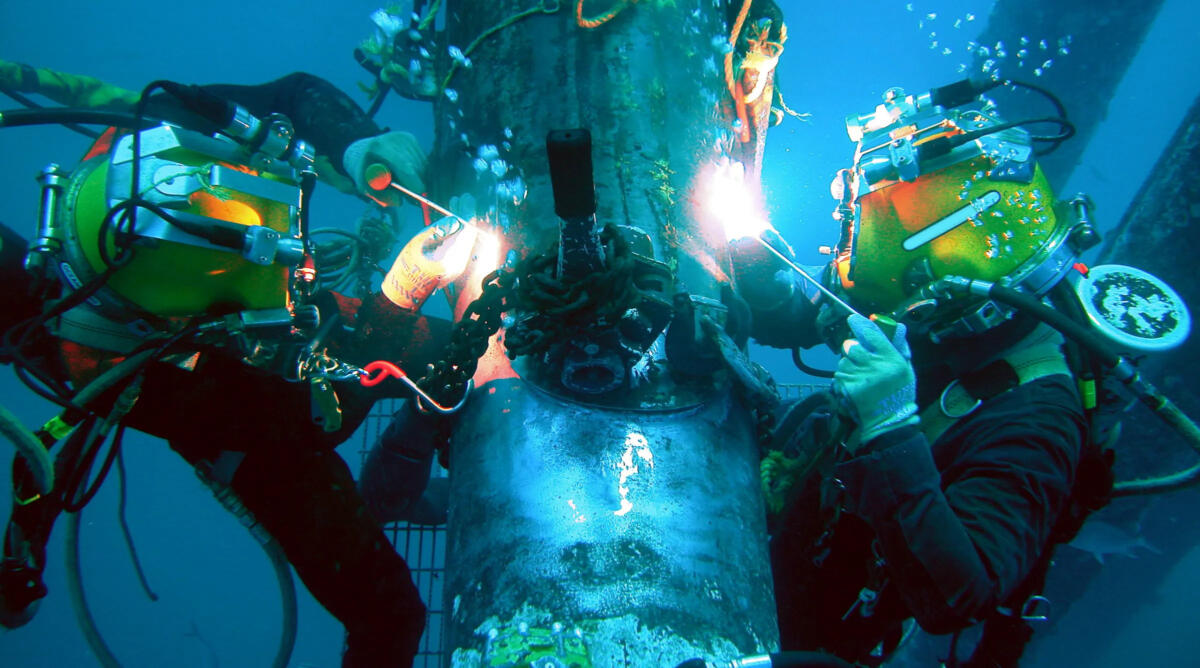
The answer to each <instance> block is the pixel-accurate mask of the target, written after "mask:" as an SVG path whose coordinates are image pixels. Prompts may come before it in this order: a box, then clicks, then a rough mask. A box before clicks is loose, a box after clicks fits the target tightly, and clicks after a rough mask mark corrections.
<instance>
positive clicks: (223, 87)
mask: <svg viewBox="0 0 1200 668" xmlns="http://www.w3.org/2000/svg"><path fill="white" fill-rule="evenodd" d="M203 88H204V90H206V91H208V92H210V93H213V94H214V95H218V96H220V97H222V98H224V99H226V100H229V101H231V102H235V103H237V104H240V105H241V106H243V107H245V108H246V110H247V111H249V112H250V113H252V114H254V115H255V116H258V117H260V118H261V117H264V116H266V115H268V114H272V113H278V114H283V115H284V116H287V117H288V119H289V120H290V121H291V122H292V127H293V128H294V129H295V131H296V135H297V136H299V137H301V138H303V139H304V140H305V141H307V142H309V143H310V144H312V146H313V148H314V149H316V151H317V153H318V154H320V155H324V156H327V157H329V159H330V163H331V164H332V165H333V167H334V168H335V169H337V170H338V171H339V172H341V173H342V174H343V175H346V170H345V167H344V166H343V165H342V155H343V154H345V152H346V147H347V146H349V145H350V144H352V143H354V142H355V141H358V140H359V139H364V138H366V137H374V136H376V135H378V134H380V133H381V132H383V130H382V129H380V127H379V126H378V125H376V124H375V122H374V121H372V120H371V118H370V117H369V116H367V114H366V112H364V111H363V110H362V108H361V107H359V106H358V105H357V104H356V103H355V102H354V100H352V99H350V97H349V96H348V95H346V94H345V93H344V92H342V91H341V90H340V89H339V88H338V87H337V86H334V85H333V84H331V83H330V82H328V81H326V80H325V79H322V78H320V77H318V76H315V75H312V74H308V73H306V72H294V73H292V74H289V75H287V76H285V77H281V78H279V79H276V80H274V81H270V82H267V83H264V84H256V85H239V84H209V85H206V86H203ZM147 115H149V116H151V117H156V118H163V119H166V120H170V121H173V122H176V123H181V124H183V125H186V126H187V127H193V128H197V129H202V130H204V131H207V132H214V131H216V130H217V129H218V128H216V127H214V126H213V125H212V123H211V122H209V121H207V120H205V119H203V118H201V117H200V116H198V115H195V114H191V113H190V112H188V111H186V110H184V109H182V108H181V107H180V105H179V103H178V101H176V100H175V98H173V97H172V96H170V95H166V94H161V93H160V94H157V95H154V96H153V97H152V98H151V100H150V103H149V105H148V107H147Z"/></svg>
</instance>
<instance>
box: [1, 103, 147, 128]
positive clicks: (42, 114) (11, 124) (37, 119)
mask: <svg viewBox="0 0 1200 668" xmlns="http://www.w3.org/2000/svg"><path fill="white" fill-rule="evenodd" d="M161 122H162V121H159V120H158V119H154V118H145V117H143V118H141V119H140V121H139V119H138V117H137V116H136V115H135V114H134V113H133V112H128V111H111V110H104V109H86V108H78V107H39V108H37V109H10V110H7V111H0V128H16V127H22V126H27V125H67V124H70V123H77V124H80V125H108V126H112V127H118V128H131V129H132V128H138V129H142V130H144V129H146V128H152V127H154V126H156V125H158V124H160V123H161Z"/></svg>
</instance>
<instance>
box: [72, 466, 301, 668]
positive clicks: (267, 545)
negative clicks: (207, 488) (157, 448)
mask: <svg viewBox="0 0 1200 668" xmlns="http://www.w3.org/2000/svg"><path fill="white" fill-rule="evenodd" d="M205 482H209V483H210V485H211V486H212V487H213V493H214V495H216V496H217V499H218V500H220V501H221V503H222V505H224V506H225V508H226V509H227V510H229V512H231V513H233V514H234V515H235V516H237V517H238V519H239V520H242V523H243V524H245V523H246V517H245V516H244V515H242V514H241V513H248V512H249V511H246V510H245V508H244V507H243V506H241V503H240V501H237V502H236V503H235V505H231V504H230V503H229V502H227V500H226V498H224V497H223V496H222V493H221V492H220V491H218V486H219V485H220V483H214V482H211V481H209V480H207V479H206V480H205ZM225 493H226V494H227V495H232V494H233V492H232V490H228V489H227V488H226V490H225ZM235 506H236V507H235ZM238 507H240V508H241V511H240V512H239V511H238V510H237V508H238ZM79 514H80V513H79V512H73V513H67V535H66V541H65V542H66V544H65V551H66V569H67V588H68V590H69V592H70V596H71V607H72V609H74V611H75V621H76V622H77V623H78V624H79V629H80V630H81V631H82V632H83V636H84V638H85V639H86V640H87V643H88V646H89V647H91V648H92V653H93V654H95V656H96V659H97V660H98V661H99V662H100V665H102V666H104V668H121V662H120V661H118V660H117V657H116V656H115V655H114V654H113V653H112V650H111V649H109V648H108V644H107V643H105V642H104V638H103V636H101V635H100V630H99V629H98V628H97V627H96V618H95V617H94V616H93V615H92V612H91V609H90V608H89V607H88V604H87V596H86V595H85V594H84V591H83V575H82V572H81V570H80V567H79V561H80V560H79ZM256 528H257V527H256V526H249V527H248V529H249V530H250V533H251V534H252V535H253V536H254V538H255V539H256V541H257V542H258V543H259V544H260V545H261V546H262V548H263V552H264V553H266V555H267V559H268V560H269V561H270V562H271V567H272V568H274V570H275V578H276V580H277V582H278V584H279V594H280V598H281V604H282V607H283V630H282V633H281V636H280V639H279V647H278V649H276V651H275V659H274V661H272V662H271V668H287V665H288V661H289V660H291V657H292V650H293V649H294V648H295V644H296V619H297V613H296V583H295V581H293V580H292V571H291V567H290V566H289V564H288V560H287V555H285V554H284V553H283V548H281V547H280V546H279V543H277V542H275V540H274V539H273V538H270V536H269V535H268V536H266V539H265V540H264V538H263V536H262V535H260V534H259V532H258V531H256V530H255V529H256Z"/></svg>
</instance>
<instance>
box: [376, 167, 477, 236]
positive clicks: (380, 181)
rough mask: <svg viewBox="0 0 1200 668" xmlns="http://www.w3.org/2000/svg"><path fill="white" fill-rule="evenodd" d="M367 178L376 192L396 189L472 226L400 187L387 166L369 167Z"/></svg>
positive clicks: (422, 197)
mask: <svg viewBox="0 0 1200 668" xmlns="http://www.w3.org/2000/svg"><path fill="white" fill-rule="evenodd" d="M366 176H367V183H369V184H370V185H371V188H373V189H374V190H383V189H384V188H387V187H392V188H395V189H396V190H399V191H400V192H402V193H404V194H405V195H408V196H409V197H411V198H413V199H415V200H417V201H418V202H420V203H422V204H424V205H426V206H428V207H429V208H431V209H433V210H434V211H437V212H438V213H441V214H445V215H447V216H450V217H451V218H453V219H455V220H457V221H459V222H460V223H462V224H464V225H470V223H469V222H467V221H466V220H464V219H463V217H462V216H460V215H458V214H457V213H454V212H453V211H451V210H449V209H447V208H446V207H443V206H441V205H439V204H437V203H436V202H434V201H433V200H431V199H429V198H428V197H425V196H423V195H418V194H417V193H415V192H413V191H411V190H409V189H408V188H405V187H404V186H402V185H400V184H399V183H396V182H395V181H393V180H392V172H391V170H389V169H388V168H387V166H385V165H383V164H381V163H378V162H377V163H375V164H373V165H371V166H369V167H367V170H366ZM385 180H386V181H385Z"/></svg>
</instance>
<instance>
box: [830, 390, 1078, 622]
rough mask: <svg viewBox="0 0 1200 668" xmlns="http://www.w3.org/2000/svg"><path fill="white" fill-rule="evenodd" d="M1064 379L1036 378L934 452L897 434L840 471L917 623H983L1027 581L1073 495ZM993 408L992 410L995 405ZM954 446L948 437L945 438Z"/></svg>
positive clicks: (1074, 414)
mask: <svg viewBox="0 0 1200 668" xmlns="http://www.w3.org/2000/svg"><path fill="white" fill-rule="evenodd" d="M1056 382H1061V381H1049V382H1047V381H1035V382H1034V383H1030V384H1027V385H1024V386H1021V387H1019V388H1017V389H1015V390H1013V391H1011V392H1009V393H1006V394H1005V395H1001V396H1000V397H996V398H995V399H993V400H991V401H990V402H989V405H988V406H987V409H988V410H987V411H985V412H984V413H983V414H981V415H977V416H975V417H974V419H969V420H964V421H963V422H961V423H959V424H957V425H955V427H954V428H952V429H951V430H950V431H949V432H947V434H946V435H945V436H943V438H944V439H952V440H953V443H955V444H956V446H952V447H955V449H953V450H943V449H942V448H941V447H939V455H943V456H945V457H947V458H949V459H950V460H951V461H949V462H948V463H943V466H942V467H941V472H940V473H939V467H938V466H937V465H935V462H934V458H933V455H932V453H931V450H930V446H929V443H928V441H927V440H926V439H925V437H924V435H922V434H921V433H920V432H919V431H918V429H917V428H916V427H911V426H910V427H904V428H901V429H897V430H895V431H893V432H889V433H886V434H884V435H883V436H881V437H879V438H877V439H875V441H872V442H871V443H869V444H867V446H866V447H865V448H864V450H863V451H860V452H859V454H858V456H856V457H854V458H853V459H850V460H848V461H846V462H845V463H843V464H840V465H839V466H838V467H837V470H836V476H837V478H838V479H839V480H841V481H842V482H843V483H844V484H845V486H846V508H847V510H848V511H849V512H852V513H854V514H856V515H859V516H861V517H863V518H864V519H866V520H867V522H868V523H870V524H871V525H872V527H873V528H874V529H875V531H876V535H877V537H878V539H879V543H880V549H881V552H882V555H881V556H883V558H884V559H885V560H886V562H887V564H888V566H887V572H888V575H889V578H890V580H891V582H892V586H895V587H897V588H898V590H899V593H900V595H901V597H902V598H903V599H904V601H905V603H906V605H907V607H908V608H909V610H910V611H911V612H912V613H913V615H914V616H915V617H916V618H917V621H918V622H920V623H921V625H922V627H924V628H925V629H927V630H929V631H931V632H934V633H944V632H950V631H953V630H957V629H960V628H963V627H965V626H968V625H970V624H971V623H973V622H974V621H976V620H978V619H980V618H982V617H983V616H984V615H986V614H987V613H988V612H990V611H991V610H992V609H993V608H994V607H995V606H996V605H998V604H999V603H1000V602H1002V601H1004V599H1005V598H1006V597H1007V596H1008V595H1009V594H1010V593H1011V592H1012V591H1013V590H1014V589H1015V588H1016V587H1017V586H1018V585H1019V584H1020V583H1021V582H1022V581H1023V580H1024V579H1025V578H1026V577H1027V576H1028V574H1029V572H1030V571H1031V569H1032V568H1033V566H1034V564H1035V562H1036V560H1037V558H1038V557H1039V555H1040V554H1041V551H1042V550H1043V549H1044V547H1045V545H1046V543H1047V541H1048V539H1049V536H1050V532H1051V530H1052V528H1053V526H1054V522H1055V520H1056V518H1057V517H1058V515H1059V514H1060V512H1061V510H1062V508H1064V507H1065V504H1066V502H1067V498H1068V496H1069V494H1070V490H1071V485H1072V480H1073V475H1074V470H1075V466H1076V463H1077V462H1078V455H1079V450H1080V447H1081V443H1082V418H1081V416H1080V415H1079V414H1078V408H1077V407H1074V406H1072V405H1071V404H1070V401H1071V392H1070V390H1069V389H1064V388H1063V387H1061V386H1056V385H1055V383H1056ZM994 402H998V403H994ZM949 442H950V441H947V443H949Z"/></svg>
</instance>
